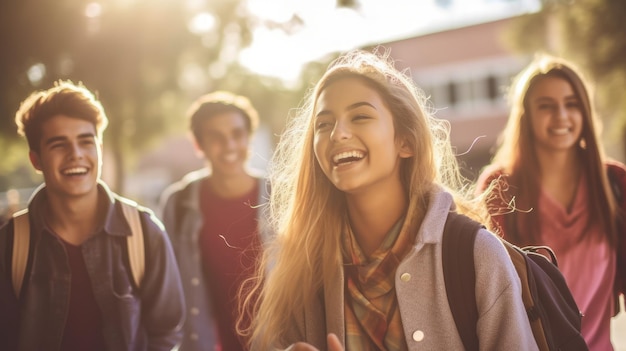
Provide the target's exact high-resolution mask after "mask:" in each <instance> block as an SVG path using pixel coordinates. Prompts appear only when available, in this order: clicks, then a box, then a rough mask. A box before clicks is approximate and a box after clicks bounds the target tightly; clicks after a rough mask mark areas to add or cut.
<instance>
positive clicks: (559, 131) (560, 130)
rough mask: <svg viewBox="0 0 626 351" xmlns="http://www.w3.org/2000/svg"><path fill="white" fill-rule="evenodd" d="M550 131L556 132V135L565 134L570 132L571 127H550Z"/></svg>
mask: <svg viewBox="0 0 626 351" xmlns="http://www.w3.org/2000/svg"><path fill="white" fill-rule="evenodd" d="M550 131H551V132H552V134H556V135H564V134H567V133H569V132H570V129H569V128H552V129H550Z"/></svg>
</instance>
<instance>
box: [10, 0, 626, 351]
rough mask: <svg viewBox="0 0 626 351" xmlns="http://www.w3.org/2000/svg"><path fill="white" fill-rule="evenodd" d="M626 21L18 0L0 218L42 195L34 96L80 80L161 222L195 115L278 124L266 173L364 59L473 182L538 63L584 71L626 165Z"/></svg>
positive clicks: (584, 3) (238, 0) (122, 174)
mask: <svg viewBox="0 0 626 351" xmlns="http://www.w3.org/2000/svg"><path fill="white" fill-rule="evenodd" d="M625 15H626V1H623V0H543V1H541V0H101V1H89V0H54V1H53V0H20V1H11V0H3V1H1V2H0V48H1V49H0V77H1V78H0V156H1V157H0V214H1V213H10V212H12V211H14V210H15V209H19V208H22V207H24V206H25V204H26V202H27V201H28V198H29V196H30V194H31V192H32V190H33V188H34V187H36V186H37V185H39V184H40V183H41V181H42V179H41V177H40V176H39V175H37V174H36V173H35V172H34V171H33V170H32V168H31V166H30V164H29V163H28V156H27V152H28V150H27V147H26V142H25V141H24V140H21V139H20V138H19V137H18V136H17V133H16V127H15V123H14V114H15V111H16V110H17V108H18V107H19V103H20V101H21V100H23V99H24V98H25V97H26V96H27V95H28V94H29V93H30V92H32V91H33V90H37V89H47V88H49V87H51V86H52V84H53V82H54V81H55V80H58V79H70V80H72V81H74V82H83V83H84V84H85V85H86V86H87V88H89V89H90V90H92V91H95V92H97V94H98V96H99V98H100V99H101V101H102V104H103V105H104V108H105V110H106V112H107V115H108V117H109V119H110V124H109V127H108V130H107V131H106V132H105V140H104V152H105V159H104V162H105V166H104V174H103V178H104V179H105V181H106V182H107V183H109V185H110V186H111V187H112V188H113V189H114V190H115V191H117V192H119V193H120V194H123V195H125V196H127V197H130V198H133V199H134V200H137V201H139V202H141V203H143V204H146V205H148V206H150V207H156V203H157V200H158V197H159V195H160V193H161V191H162V190H163V189H164V187H165V186H167V185H168V184H170V183H171V182H173V181H175V180H177V179H179V178H180V177H181V176H182V175H184V174H185V173H187V172H189V171H191V170H193V169H196V168H199V167H202V162H201V161H200V160H199V159H198V158H197V157H196V155H195V153H194V150H193V147H192V146H191V143H190V141H189V138H188V135H187V124H186V121H185V118H184V114H185V110H186V109H187V107H188V106H189V104H190V103H191V101H193V100H194V99H195V98H196V97H198V96H199V95H201V94H204V93H206V92H210V91H213V90H217V89H225V90H232V91H235V92H237V93H239V94H243V95H246V96H248V97H249V98H250V99H251V101H252V102H253V104H254V105H255V106H256V108H257V109H258V110H259V113H260V116H261V120H262V123H261V128H260V130H259V132H258V133H257V135H256V136H255V139H254V142H253V145H254V148H253V155H252V157H251V160H250V162H251V165H252V166H254V167H258V168H263V167H265V166H266V164H267V161H268V160H269V158H270V157H271V153H272V150H273V146H274V145H275V143H276V141H277V139H278V136H279V134H280V132H281V130H282V128H283V127H284V124H285V121H286V118H287V117H288V115H289V113H290V111H291V110H292V109H294V108H297V107H298V105H299V103H300V101H301V99H302V97H303V96H304V93H305V91H306V90H307V89H309V88H311V87H312V86H313V84H314V83H315V82H316V80H317V79H318V78H319V76H320V75H321V73H322V72H323V71H324V69H325V68H326V66H327V65H328V63H329V62H330V61H331V60H332V59H333V58H334V57H336V56H337V55H338V53H340V52H343V51H346V50H349V49H353V48H364V49H368V50H369V49H372V48H375V47H377V46H382V48H383V49H388V50H390V53H391V56H392V57H393V58H394V59H395V60H396V62H397V65H398V67H399V68H402V69H406V70H407V72H409V73H410V74H411V75H412V77H413V78H414V79H415V81H416V83H417V84H418V85H419V86H420V87H421V88H422V89H424V91H425V93H426V94H427V95H429V96H430V98H431V102H432V107H433V108H434V110H435V111H436V116H438V117H440V118H444V119H447V120H449V121H450V123H451V128H452V143H453V146H454V147H455V148H456V151H457V154H458V157H459V161H460V163H461V165H462V167H463V171H464V172H465V175H466V176H467V177H468V178H469V179H470V180H474V179H475V178H476V176H477V175H478V173H479V172H480V169H481V167H483V166H484V165H485V164H486V163H487V162H488V161H489V159H490V157H491V151H492V147H493V145H494V144H495V143H496V141H497V138H498V134H499V133H500V131H501V129H502V127H503V126H504V124H505V121H506V117H507V103H506V100H505V94H506V88H507V86H508V85H509V83H510V82H511V79H512V77H513V76H514V75H515V74H516V73H517V72H519V70H520V69H521V68H522V67H524V66H525V65H526V64H527V63H528V62H529V60H530V59H531V58H532V57H533V55H534V54H535V53H537V52H548V53H551V54H554V55H559V56H563V57H565V58H568V59H570V60H573V61H574V62H576V63H578V65H579V66H580V67H581V68H582V69H583V71H584V72H585V73H586V75H587V77H588V78H589V79H590V80H591V81H592V82H593V83H594V91H593V94H594V95H595V98H596V102H597V106H596V108H597V111H598V112H599V116H600V117H601V119H602V122H603V125H604V129H603V142H604V143H605V147H606V149H607V153H608V155H609V156H610V157H612V158H615V159H618V160H620V161H624V158H625V154H626V143H625V142H624V141H625V139H624V132H625V125H626V123H625V122H626V21H624V18H625ZM624 319H625V318H624V317H623V314H622V315H621V316H620V317H619V318H618V319H616V323H615V325H614V327H615V328H616V333H615V335H616V338H624V339H626V322H625V321H624ZM616 347H617V348H618V350H626V341H624V340H617V342H616Z"/></svg>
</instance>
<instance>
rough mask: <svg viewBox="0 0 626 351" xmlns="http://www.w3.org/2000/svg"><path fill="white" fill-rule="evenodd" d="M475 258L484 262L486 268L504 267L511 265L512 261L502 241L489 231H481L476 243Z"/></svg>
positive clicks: (477, 235)
mask: <svg viewBox="0 0 626 351" xmlns="http://www.w3.org/2000/svg"><path fill="white" fill-rule="evenodd" d="M474 258H475V259H476V261H480V262H482V263H483V264H484V265H485V266H486V267H492V269H494V270H497V268H496V267H502V264H503V263H504V264H505V265H508V264H511V267H512V263H511V259H510V256H509V254H508V252H507V251H506V247H505V246H504V244H503V243H502V239H501V238H500V237H498V236H497V235H496V234H494V233H492V232H491V231H489V230H487V229H480V230H479V231H478V233H477V234H476V241H475V242H474Z"/></svg>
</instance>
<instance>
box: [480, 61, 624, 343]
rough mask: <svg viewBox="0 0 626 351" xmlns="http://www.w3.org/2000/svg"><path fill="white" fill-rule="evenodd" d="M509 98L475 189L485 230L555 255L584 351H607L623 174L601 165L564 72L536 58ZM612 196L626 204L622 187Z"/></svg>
mask: <svg viewBox="0 0 626 351" xmlns="http://www.w3.org/2000/svg"><path fill="white" fill-rule="evenodd" d="M510 93H511V95H510V102H511V112H510V115H509V119H508V124H507V126H506V128H505V130H504V132H503V135H502V137H501V141H502V142H501V144H500V145H499V148H498V150H497V152H496V154H495V156H494V159H493V161H492V164H491V165H489V166H487V168H486V169H485V170H484V171H483V173H482V174H481V176H480V177H479V180H478V185H477V189H478V190H480V191H485V189H486V191H490V196H489V197H488V199H489V207H490V211H491V213H492V218H493V220H494V222H495V223H494V226H495V227H496V228H498V229H499V230H500V232H501V234H503V235H504V237H505V238H506V239H508V240H509V241H511V242H513V243H514V244H517V245H520V246H524V245H548V246H550V247H551V248H552V249H553V250H554V251H555V253H556V256H557V258H558V264H559V268H560V269H561V271H562V272H563V275H564V276H565V279H566V280H567V283H568V285H569V287H570V289H571V291H572V294H573V296H574V298H575V300H576V303H577V304H578V307H579V308H580V310H581V312H582V313H583V314H584V317H583V319H582V334H583V336H584V338H585V340H586V341H587V344H588V345H589V349H590V350H594V351H595V350H613V346H612V345H611V337H610V320H611V317H612V316H613V315H614V314H615V313H617V312H618V311H617V310H616V309H615V302H616V301H617V300H616V298H617V296H616V295H615V294H614V291H615V290H620V292H621V293H623V292H624V289H622V286H623V284H622V281H624V280H626V279H624V278H625V273H626V270H623V269H619V268H618V261H620V263H621V259H623V255H618V254H617V253H618V251H621V252H624V250H618V247H619V243H622V242H623V240H621V241H620V240H619V237H622V236H624V233H623V229H620V228H621V226H620V224H619V223H620V222H619V221H618V218H619V217H620V216H622V210H621V209H620V204H619V203H618V200H617V199H618V198H619V197H620V196H617V197H616V196H615V194H614V191H613V190H612V182H611V180H610V179H611V178H615V179H616V182H615V184H626V181H624V179H626V168H625V167H624V165H623V164H621V163H618V162H614V161H608V160H606V158H605V155H604V150H603V149H602V145H601V143H600V141H599V139H598V136H597V133H598V130H597V128H598V122H597V121H596V115H595V113H594V110H593V104H592V100H591V96H590V94H589V92H588V91H587V87H586V83H585V81H584V79H583V77H582V75H581V74H580V72H579V71H578V69H577V68H576V67H575V66H574V65H572V64H571V63H570V62H567V61H565V60H563V59H560V58H555V57H550V56H547V55H541V56H537V57H536V58H535V60H534V61H533V62H531V63H530V65H529V66H528V67H527V68H526V69H524V70H523V71H522V72H521V73H520V74H519V75H518V77H517V79H516V83H515V84H514V85H513V86H512V87H511V90H510ZM607 171H608V172H607ZM609 173H610V174H611V175H612V176H611V175H610V174H609ZM617 179H621V180H617ZM616 190H617V193H624V194H626V187H625V186H624V185H618V186H617V188H616ZM616 277H617V279H616Z"/></svg>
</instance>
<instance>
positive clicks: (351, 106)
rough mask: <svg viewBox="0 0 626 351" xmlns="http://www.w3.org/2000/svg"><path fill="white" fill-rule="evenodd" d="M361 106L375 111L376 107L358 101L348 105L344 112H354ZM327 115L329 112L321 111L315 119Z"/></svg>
mask: <svg viewBox="0 0 626 351" xmlns="http://www.w3.org/2000/svg"><path fill="white" fill-rule="evenodd" d="M361 106H369V107H371V108H373V109H374V110H376V107H375V106H374V105H372V104H370V103H369V102H367V101H359V102H355V103H354V104H352V105H349V106H348V107H346V111H348V110H354V109H355V108H358V107H361ZM327 114H330V111H329V110H322V111H320V112H318V113H317V114H316V115H315V118H317V117H320V116H321V115H327Z"/></svg>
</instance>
